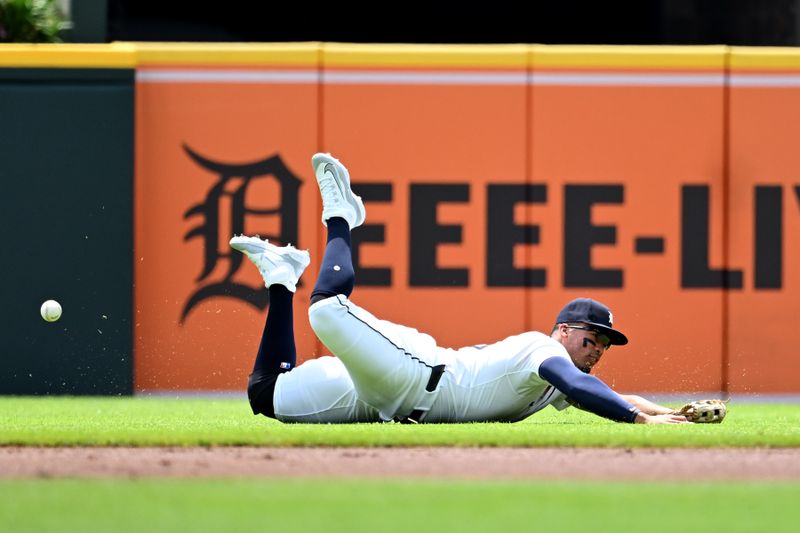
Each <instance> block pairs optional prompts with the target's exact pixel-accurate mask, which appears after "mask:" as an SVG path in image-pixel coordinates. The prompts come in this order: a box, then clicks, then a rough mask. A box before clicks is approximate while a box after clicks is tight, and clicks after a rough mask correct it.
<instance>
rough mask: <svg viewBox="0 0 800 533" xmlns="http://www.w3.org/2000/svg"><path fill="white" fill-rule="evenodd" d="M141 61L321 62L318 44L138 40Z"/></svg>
mask: <svg viewBox="0 0 800 533" xmlns="http://www.w3.org/2000/svg"><path fill="white" fill-rule="evenodd" d="M135 47H136V56H137V62H138V63H139V64H148V65H152V64H169V65H175V64H185V65H225V64H231V65H273V66H274V65H297V66H309V67H316V66H317V65H318V64H319V50H320V44H319V43H135Z"/></svg>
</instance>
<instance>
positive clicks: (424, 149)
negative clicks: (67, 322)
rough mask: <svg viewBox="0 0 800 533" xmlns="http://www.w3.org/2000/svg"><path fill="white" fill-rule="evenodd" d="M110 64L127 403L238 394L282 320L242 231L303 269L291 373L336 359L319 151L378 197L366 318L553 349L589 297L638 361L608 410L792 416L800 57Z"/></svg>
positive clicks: (700, 52)
mask: <svg viewBox="0 0 800 533" xmlns="http://www.w3.org/2000/svg"><path fill="white" fill-rule="evenodd" d="M9 50H10V49H8V48H3V47H0V66H2V67H5V68H31V67H34V68H52V67H57V68H61V69H74V68H76V66H75V62H76V61H77V60H76V56H77V55H78V52H79V51H80V50H79V49H78V48H77V47H71V46H70V45H67V46H59V47H52V48H49V47H46V46H41V45H40V46H31V47H28V48H27V49H26V47H16V48H15V49H14V52H13V54H12V53H11V52H10V51H9ZM103 50H104V52H105V53H106V54H108V55H110V56H114V55H115V54H116V55H117V56H119V57H122V55H125V57H128V58H130V57H132V58H133V59H132V62H133V64H134V66H135V111H133V114H132V116H135V121H134V123H135V143H134V153H135V156H134V159H135V164H134V165H133V169H135V171H134V180H133V187H134V195H133V200H134V206H135V207H134V213H135V216H134V217H133V218H134V223H133V225H132V226H131V227H129V230H130V233H129V234H128V239H129V242H130V241H131V240H132V241H133V243H134V245H133V256H132V262H133V265H134V270H133V272H134V274H133V275H134V281H135V283H134V284H133V286H134V300H133V303H132V306H131V309H132V313H133V332H132V333H133V340H132V351H133V353H134V354H135V356H134V366H133V368H134V378H133V379H134V386H135V390H137V391H140V392H151V391H164V390H220V389H221V390H232V389H239V390H242V389H243V388H244V384H245V382H246V376H247V374H248V372H249V370H250V367H251V365H252V359H253V357H254V353H255V350H256V347H257V343H258V339H259V337H260V334H261V329H262V327H263V318H264V313H265V310H266V307H267V305H268V301H267V293H266V290H265V289H264V288H263V286H262V285H261V284H260V278H259V276H258V274H257V272H256V271H255V269H253V268H251V267H250V266H249V265H248V264H247V263H246V262H243V261H242V258H241V257H240V256H238V255H235V254H231V253H230V252H229V249H228V247H227V244H226V243H227V240H228V238H229V236H230V235H231V234H232V233H241V232H245V233H259V234H261V235H262V236H269V237H270V238H271V239H274V240H277V241H280V242H291V243H293V244H297V245H298V246H300V247H303V248H308V249H310V250H311V252H312V265H311V267H309V269H308V271H307V274H306V276H305V280H306V284H304V285H303V286H301V287H300V288H299V289H298V292H297V296H296V299H295V314H296V316H295V323H296V334H297V338H298V347H299V350H300V354H301V360H303V359H307V358H308V357H312V356H315V355H319V354H322V353H325V349H324V347H322V346H320V345H319V343H318V341H316V339H315V337H314V335H313V333H312V332H311V330H310V328H309V326H308V323H307V319H306V315H305V309H306V308H307V304H308V300H309V293H310V285H311V284H312V283H311V281H312V280H313V279H314V276H315V274H316V268H317V265H318V262H319V258H320V257H321V253H322V250H323V245H324V233H323V231H322V230H323V227H322V226H321V224H320V223H319V210H320V205H319V199H318V192H317V190H316V184H315V181H314V176H313V172H312V170H311V167H310V164H309V159H310V155H311V154H312V153H314V152H315V151H330V152H332V153H333V154H334V155H336V156H337V157H339V158H340V159H342V161H344V162H345V163H346V164H347V165H348V168H349V169H350V170H351V175H352V176H353V180H354V183H355V185H354V187H355V188H356V189H357V191H358V192H359V193H360V194H361V195H362V196H363V197H364V199H365V203H366V206H367V211H368V213H369V217H368V220H367V223H366V225H365V227H364V228H360V229H359V230H358V231H356V232H354V234H353V239H354V246H355V251H356V256H357V275H358V281H357V283H358V284H359V287H358V288H357V292H356V293H355V294H354V299H356V300H357V301H358V302H359V303H360V304H361V305H363V306H365V307H367V308H368V309H370V310H371V311H372V312H374V313H375V314H377V315H378V316H381V317H383V318H387V319H389V320H393V321H397V322H401V323H404V324H407V325H411V326H414V327H417V328H419V329H421V330H423V331H426V332H428V333H431V334H432V335H434V336H435V337H436V338H437V339H439V341H440V343H441V344H443V345H447V346H459V345H466V344H477V343H486V342H492V341H494V340H497V339H499V338H502V337H504V336H506V335H510V334H513V333H516V332H519V331H521V330H527V329H537V330H549V329H550V327H552V321H553V318H554V316H555V314H556V313H557V312H558V310H559V308H560V307H561V305H563V303H565V302H566V301H567V300H569V299H571V298H573V297H577V296H592V297H595V298H597V299H599V300H601V301H604V302H605V303H607V304H608V305H609V306H610V307H611V308H612V310H613V311H614V315H615V324H616V325H617V326H618V327H619V328H620V329H621V330H623V331H624V332H625V333H626V334H627V335H628V336H629V337H630V339H631V343H630V344H629V345H628V346H627V347H624V348H614V349H612V350H611V351H610V352H609V354H608V355H607V356H606V357H605V358H604V361H603V362H602V364H601V365H600V366H599V367H598V372H597V373H598V375H599V376H600V377H601V378H603V379H605V380H606V381H608V382H609V383H610V384H612V385H613V386H615V387H617V388H618V389H620V390H635V391H643V392H656V393H681V392H686V393H691V392H697V391H708V392H712V391H728V392H730V393H732V394H736V393H743V392H747V393H798V392H800V377H798V375H800V372H799V371H800V357H798V356H795V355H793V354H792V353H791V351H789V352H788V353H783V352H782V350H783V349H784V345H785V344H787V342H786V341H789V342H788V344H791V335H792V332H793V329H794V322H795V316H796V315H797V314H798V311H800V309H798V307H800V304H798V303H797V302H798V291H800V288H798V281H800V280H798V277H797V276H796V275H793V274H794V273H796V272H797V271H798V267H800V265H799V264H798V262H799V261H800V257H798V243H799V242H800V234H798V231H799V230H800V225H799V224H798V223H799V222H800V212H798V201H800V177H798V176H800V168H795V167H800V161H798V159H797V157H798V156H795V154H797V153H798V150H796V149H793V146H792V145H793V141H794V139H795V138H796V135H793V133H795V132H794V131H793V130H794V129H795V128H798V127H800V126H797V125H796V124H798V121H797V120H796V117H795V116H794V115H796V114H800V101H798V102H795V99H800V52H797V51H795V50H793V49H769V48H758V49H754V48H736V47H733V48H731V47H724V46H710V47H624V46H615V47H598V46H539V45H536V46H533V45H531V46H529V45H493V46H474V45H468V46H453V45H442V46H423V45H349V44H331V43H301V44H249V45H244V44H213V45H211V44H209V45H204V44H197V45H187V44H125V43H115V44H113V45H107V46H106V47H105V48H103ZM108 55H103V56H102V57H103V58H104V60H105V61H108V59H107V57H109V56H108ZM12 57H13V60H12V59H10V58H12ZM97 57H99V55H98V56H97ZM43 58H44V59H43ZM96 60H98V61H99V59H96ZM86 61H89V62H91V59H89V60H86V59H85V58H84V59H83V62H80V61H77V63H78V65H79V66H86ZM15 62H16V63H15ZM58 65H61V67H58ZM97 66H98V67H99V68H109V67H108V65H102V64H98V65H97ZM2 71H3V70H2V69H0V72H2ZM3 83H4V82H3V79H2V78H0V91H2V90H3V87H4V85H3ZM0 94H2V93H1V92H0ZM3 122H5V121H3ZM4 129H6V128H4ZM75 130H76V132H77V133H75V135H78V134H79V133H80V131H81V130H80V128H75ZM76 138H79V137H76ZM20 146H23V147H24V143H21V145H20ZM49 150H52V153H53V154H58V153H59V146H58V144H57V143H52V144H50V145H49ZM22 153H25V152H24V151H23V152H22ZM123 161H124V158H123ZM128 163H129V161H128ZM128 168H130V167H128ZM125 187H128V186H127V185H125V182H124V180H123V181H120V182H119V189H118V191H119V192H120V196H121V197H122V196H126V195H128V194H129V193H128V191H129V189H126V188H125ZM126 197H129V196H126ZM21 216H22V215H21V214H19V215H14V219H15V220H16V219H18V218H19V217H21ZM4 231H6V232H7V231H8V230H7V229H4ZM37 253H41V252H37ZM314 258H316V260H314ZM80 260H83V258H79V261H78V263H77V264H80ZM65 283H67V284H68V282H65ZM126 283H127V281H126V280H125V278H124V277H122V278H120V280H119V283H118V285H119V286H120V287H123V288H127V289H128V290H130V284H127V285H126ZM19 298H20V301H21V302H23V301H24V302H25V305H30V306H33V309H36V308H38V304H39V303H40V302H39V300H40V299H43V296H41V295H40V296H36V297H35V298H33V299H32V298H31V297H30V291H28V292H26V293H25V294H20V295H19ZM28 300H30V301H28ZM63 303H64V305H65V319H66V317H67V316H68V315H67V313H68V311H69V309H70V308H71V307H73V306H71V305H70V303H71V302H69V301H65V302H63ZM28 319H30V321H31V322H30V323H28V322H27V321H21V322H20V324H19V325H18V327H19V328H22V329H23V330H26V331H27V330H28V329H30V328H37V330H38V329H42V328H43V326H42V324H41V323H36V324H35V325H33V323H34V322H36V320H34V319H35V315H34V316H33V317H32V318H30V317H28V315H26V320H28ZM48 326H49V325H48ZM26 328H27V329H26ZM51 329H52V328H51ZM90 341H91V338H89V337H87V342H89V344H91V342H90ZM15 349H17V350H18V351H23V352H24V351H26V350H27V351H29V352H31V353H30V354H28V355H26V357H29V358H35V357H36V356H38V355H39V353H40V350H38V349H37V348H35V347H26V344H25V343H21V344H20V346H18V347H16V348H15ZM37 350H38V351H37ZM50 353H53V357H61V356H62V354H59V352H58V350H57V349H56V348H52V349H51V351H50ZM1 385H2V384H0V390H2V386H1Z"/></svg>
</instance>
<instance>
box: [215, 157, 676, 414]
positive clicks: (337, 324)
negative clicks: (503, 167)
mask: <svg viewBox="0 0 800 533" xmlns="http://www.w3.org/2000/svg"><path fill="white" fill-rule="evenodd" d="M311 162H312V165H313V168H314V172H315V174H316V178H317V182H318V185H319V189H320V193H321V195H322V203H323V210H322V222H323V224H325V225H326V226H327V231H328V238H327V244H326V248H325V255H324V257H323V259H322V266H321V268H320V273H319V277H318V279H317V282H316V285H315V286H314V290H313V291H312V295H311V306H310V308H309V310H308V316H309V320H310V322H311V326H312V328H313V329H314V332H315V333H316V335H317V336H318V337H319V339H320V340H321V341H322V342H323V343H324V344H325V346H327V347H328V348H329V349H330V350H331V352H332V353H333V354H334V355H335V357H331V356H324V357H320V358H318V359H313V360H310V361H307V362H305V363H303V364H302V365H300V366H298V367H295V362H296V350H295V343H294V330H293V323H292V310H293V309H292V298H293V295H294V292H295V287H296V284H297V281H298V279H299V278H300V275H301V274H302V273H303V270H304V269H305V268H306V267H307V266H308V264H309V262H310V259H309V254H308V252H306V251H302V250H297V249H295V248H294V247H292V246H283V247H278V246H275V245H272V244H270V243H269V242H267V241H265V240H261V239H259V238H257V237H245V236H240V237H234V238H233V239H231V242H230V244H231V246H232V247H233V248H235V249H236V250H239V251H240V252H242V253H244V254H245V255H247V257H248V258H249V259H250V260H251V261H252V262H253V263H254V264H255V265H256V266H257V267H258V269H259V271H260V272H261V274H262V276H263V278H264V282H265V284H266V286H267V288H268V290H269V296H270V308H269V311H268V314H267V321H266V325H265V328H264V334H263V336H262V339H261V344H260V346H259V350H258V355H257V356H256V361H255V365H254V368H253V373H252V374H251V375H250V378H249V381H248V387H247V392H248V398H249V400H250V405H251V407H252V409H253V413H254V414H263V415H265V416H268V417H272V418H276V419H278V420H281V421H283V422H312V423H314V422H316V423H351V422H379V421H393V420H394V421H401V422H414V423H421V422H424V423H429V422H482V421H508V422H514V421H517V420H522V419H524V418H527V417H528V416H530V415H532V414H533V413H536V412H537V411H540V410H541V409H543V408H545V407H546V406H548V405H553V406H554V407H555V408H556V409H559V410H561V409H564V408H566V407H569V406H570V405H574V406H578V407H580V408H581V409H585V410H587V411H590V412H592V413H595V414H597V415H599V416H602V417H606V418H609V419H611V420H616V421H620V422H638V423H651V424H652V423H672V424H674V423H685V422H686V418H685V417H683V416H679V415H675V414H672V410H671V409H669V408H667V407H663V406H660V405H657V404H654V403H652V402H649V401H647V400H645V399H644V398H641V397H638V396H620V395H618V394H617V393H615V392H614V391H613V390H611V389H610V388H609V387H608V386H607V385H606V384H605V383H603V382H602V381H601V380H600V379H598V378H596V377H594V376H592V375H591V374H590V372H591V370H592V367H594V365H595V364H596V363H597V362H598V361H599V359H600V358H601V357H602V355H603V354H604V353H605V352H606V351H607V350H608V349H609V348H610V347H611V346H612V345H623V344H626V343H627V342H628V340H627V338H626V337H625V335H623V334H622V333H621V332H619V331H617V330H615V329H614V328H613V327H612V322H611V313H610V312H609V310H608V308H607V307H606V306H604V305H603V304H601V303H599V302H597V301H594V300H592V299H589V298H579V299H576V300H573V301H571V302H569V303H568V304H567V305H566V306H565V307H564V308H563V309H562V310H561V312H560V313H559V314H558V316H557V317H556V320H555V326H554V327H553V330H552V331H551V333H550V334H549V335H548V334H545V333H540V332H536V331H528V332H525V333H521V334H519V335H514V336H511V337H508V338H506V339H503V340H501V341H499V342H496V343H494V344H488V345H480V346H468V347H464V348H460V349H457V350H455V349H451V348H443V347H441V346H438V345H437V343H436V341H435V340H434V339H433V338H432V337H431V336H429V335H426V334H425V333H421V332H419V331H417V330H416V329H412V328H409V327H405V326H401V325H398V324H393V323H391V322H388V321H386V320H381V319H379V318H377V317H375V316H374V315H372V314H371V313H369V312H368V311H367V310H365V309H363V308H361V307H359V306H358V305H357V304H356V303H354V302H353V301H352V300H350V294H351V293H352V291H353V286H354V272H353V264H352V258H351V249H350V246H351V245H350V231H351V230H352V229H354V228H356V227H358V226H360V225H361V224H362V223H363V222H364V218H365V210H364V205H363V203H362V202H361V198H359V197H358V196H356V195H355V194H353V192H352V191H351V189H350V176H349V174H348V172H347V169H346V168H345V167H344V165H342V164H341V163H340V162H339V161H338V160H337V159H335V158H333V157H331V155H330V154H316V155H314V156H313V157H312V159H311Z"/></svg>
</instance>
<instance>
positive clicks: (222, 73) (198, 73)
mask: <svg viewBox="0 0 800 533" xmlns="http://www.w3.org/2000/svg"><path fill="white" fill-rule="evenodd" d="M136 81H137V82H140V83H319V72H317V71H315V70H312V71H292V70H155V69H153V70H148V69H140V70H137V71H136Z"/></svg>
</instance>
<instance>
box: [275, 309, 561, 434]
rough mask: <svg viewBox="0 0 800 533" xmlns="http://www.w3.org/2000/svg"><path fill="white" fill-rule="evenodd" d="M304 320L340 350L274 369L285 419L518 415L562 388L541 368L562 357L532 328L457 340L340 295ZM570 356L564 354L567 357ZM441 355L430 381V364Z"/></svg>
mask: <svg viewBox="0 0 800 533" xmlns="http://www.w3.org/2000/svg"><path fill="white" fill-rule="evenodd" d="M308 313H309V319H310V321H311V326H312V328H313V329H314V331H315V332H316V334H317V336H318V337H319V338H320V340H321V341H322V342H323V343H324V344H325V345H326V346H327V347H328V348H329V349H330V350H331V351H332V352H333V353H334V354H336V356H337V357H329V356H326V357H320V358H318V359H314V360H311V361H307V362H305V363H303V364H302V365H300V366H298V367H297V368H295V369H293V370H291V371H289V372H286V373H284V374H281V375H280V376H279V377H278V380H277V382H276V384H275V393H274V398H273V401H274V407H275V415H276V417H277V418H278V420H281V421H284V422H323V423H324V422H328V423H349V422H376V421H379V420H384V421H388V420H392V419H394V418H395V417H405V416H408V415H409V414H410V413H412V412H413V411H418V410H419V411H425V412H426V415H425V418H424V421H425V422H478V421H507V422H513V421H517V420H522V419H523V418H526V417H528V416H530V415H532V414H533V413H535V412H537V411H539V410H541V409H544V408H545V407H546V406H548V405H553V406H554V407H556V408H557V409H559V410H562V409H564V408H566V407H569V403H567V401H566V398H565V396H564V395H563V394H562V393H561V392H560V391H558V390H557V389H555V388H554V387H553V386H552V385H550V384H549V383H548V382H546V381H545V380H544V379H542V378H541V377H539V373H538V372H539V365H540V364H541V363H542V361H544V360H545V359H548V358H550V357H563V358H566V359H568V360H570V358H569V354H568V353H567V351H566V349H565V348H564V347H563V346H562V345H561V344H559V343H558V342H556V341H555V340H553V339H551V338H550V337H549V336H547V335H545V334H543V333H539V332H536V331H530V332H526V333H522V334H519V335H514V336H511V337H508V338H506V339H504V340H502V341H499V342H497V343H495V344H490V345H482V346H469V347H465V348H461V349H458V350H454V349H451V348H443V347H440V346H437V344H436V341H435V340H434V339H433V338H432V337H431V336H430V335H426V334H425V333H420V332H419V331H417V330H415V329H413V328H409V327H405V326H401V325H398V324H394V323H392V322H389V321H386V320H380V319H378V318H376V317H375V316H373V315H372V314H371V313H369V312H368V311H366V310H365V309H362V308H361V307H359V306H357V305H356V304H354V303H353V302H351V301H350V300H349V299H348V298H347V297H345V296H343V295H338V296H334V297H331V298H326V299H325V300H321V301H319V302H317V303H315V304H313V305H312V306H311V307H310V308H309V312H308ZM570 361H571V360H570ZM442 364H443V365H445V372H444V374H443V376H442V378H441V380H440V381H439V384H438V386H437V387H436V389H435V390H433V391H428V390H426V386H427V384H428V380H429V378H430V376H431V369H432V367H434V366H437V365H442Z"/></svg>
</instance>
